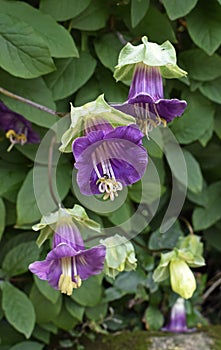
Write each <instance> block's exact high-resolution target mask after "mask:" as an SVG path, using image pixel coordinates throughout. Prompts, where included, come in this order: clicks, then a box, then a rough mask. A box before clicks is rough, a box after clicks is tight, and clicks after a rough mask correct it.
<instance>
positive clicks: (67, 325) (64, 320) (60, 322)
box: [54, 306, 79, 331]
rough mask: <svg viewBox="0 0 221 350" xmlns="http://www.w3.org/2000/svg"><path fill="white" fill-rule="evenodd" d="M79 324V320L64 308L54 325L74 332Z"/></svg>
mask: <svg viewBox="0 0 221 350" xmlns="http://www.w3.org/2000/svg"><path fill="white" fill-rule="evenodd" d="M78 323H79V322H78V320H76V319H75V318H74V317H73V316H71V315H70V314H69V312H68V311H67V310H66V308H65V307H64V306H62V308H61V311H60V313H59V315H58V316H57V317H56V318H55V319H54V324H55V325H56V326H57V327H58V328H61V329H64V330H65V331H71V330H73V328H74V327H75V326H76V325H77V324H78Z"/></svg>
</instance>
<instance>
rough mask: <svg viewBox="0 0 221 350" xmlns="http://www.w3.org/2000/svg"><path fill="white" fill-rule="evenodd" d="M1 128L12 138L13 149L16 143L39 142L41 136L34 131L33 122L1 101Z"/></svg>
mask: <svg viewBox="0 0 221 350" xmlns="http://www.w3.org/2000/svg"><path fill="white" fill-rule="evenodd" d="M0 129H2V130H4V131H5V132H6V134H5V135H6V137H7V138H8V139H9V140H10V142H11V146H10V147H9V149H8V151H10V150H11V149H12V147H13V146H14V145H15V144H17V143H18V144H20V145H22V146H23V145H24V144H25V143H27V142H28V143H38V142H40V138H39V136H38V134H37V133H36V132H35V131H33V129H32V125H31V123H30V122H29V121H28V120H26V119H25V118H24V117H23V116H22V115H20V114H18V113H16V112H13V111H12V110H10V109H9V108H8V107H6V106H5V105H4V104H3V103H2V102H1V101H0Z"/></svg>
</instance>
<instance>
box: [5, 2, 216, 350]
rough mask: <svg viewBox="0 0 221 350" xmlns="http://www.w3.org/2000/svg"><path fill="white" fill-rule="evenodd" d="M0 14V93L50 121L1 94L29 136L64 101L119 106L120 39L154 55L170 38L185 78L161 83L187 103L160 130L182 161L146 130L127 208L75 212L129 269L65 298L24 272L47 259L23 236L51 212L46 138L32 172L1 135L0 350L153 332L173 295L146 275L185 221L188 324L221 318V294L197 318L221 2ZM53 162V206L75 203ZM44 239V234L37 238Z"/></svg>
mask: <svg viewBox="0 0 221 350" xmlns="http://www.w3.org/2000/svg"><path fill="white" fill-rule="evenodd" d="M0 9H1V23H0V69H1V70H0V86H1V87H2V88H4V89H6V90H8V91H10V92H12V93H14V94H16V95H19V96H21V97H24V98H25V99H28V100H31V101H33V102H35V103H38V104H40V105H43V106H45V107H46V109H50V110H52V111H56V109H57V112H59V113H60V114H59V116H58V115H56V114H55V113H54V114H53V113H48V112H47V111H44V110H41V109H39V108H35V107H34V106H33V105H31V104H27V103H23V102H21V101H18V100H17V99H14V98H11V97H10V96H8V95H5V94H3V93H1V92H0V100H1V101H2V102H4V104H5V105H6V106H8V107H9V108H11V109H12V110H14V111H16V112H18V113H20V114H22V115H23V116H24V117H25V118H26V119H27V120H29V121H30V122H32V125H33V128H34V129H35V130H36V131H37V132H38V133H39V135H40V136H41V138H43V137H44V136H45V135H46V134H47V131H48V129H49V128H51V127H52V126H53V125H54V123H55V122H57V121H58V120H59V117H60V116H61V115H63V114H66V113H67V112H68V111H69V110H70V105H69V103H70V102H72V103H73V105H74V106H80V105H82V104H84V103H87V102H90V101H92V100H94V99H95V98H97V96H98V95H99V94H102V93H104V94H105V98H106V100H107V101H108V102H122V101H125V100H126V98H127V94H128V86H127V85H125V84H123V83H121V82H118V83H116V81H115V79H114V78H113V71H114V67H115V65H116V64H117V59H118V55H119V52H120V50H121V48H122V47H123V46H124V44H125V43H126V42H127V41H130V42H131V43H133V44H134V45H136V44H139V43H140V39H141V37H142V36H143V35H146V36H147V37H148V40H149V41H152V42H157V43H159V44H161V43H162V42H163V41H166V40H170V41H171V42H172V43H173V44H174V46H175V48H176V52H177V57H178V63H179V65H180V67H181V68H182V69H185V70H187V72H188V77H187V78H181V79H179V80H178V79H176V80H175V79H171V80H169V79H167V80H165V82H164V83H165V84H164V88H165V96H166V98H173V97H174V98H180V99H181V98H182V99H185V100H186V101H187V103H188V107H187V109H186V111H185V113H184V115H183V116H182V117H180V118H177V119H175V120H174V121H173V123H172V124H171V125H170V126H169V128H170V130H171V131H172V133H173V135H174V136H175V138H176V139H177V141H178V143H179V144H180V147H181V150H182V152H181V153H179V151H177V150H176V149H175V148H174V147H173V143H172V146H171V142H169V141H170V140H169V141H168V140H167V139H166V138H167V136H168V134H166V136H165V134H164V136H163V137H165V139H163V137H162V135H161V134H159V133H158V131H157V130H156V131H154V132H155V133H156V134H153V135H155V136H154V137H153V138H151V139H150V140H149V141H147V140H145V141H144V146H145V147H146V148H147V150H148V152H149V166H148V170H147V172H146V174H145V175H144V178H143V180H142V181H140V182H138V183H136V184H134V185H133V186H130V188H129V189H128V196H127V200H125V201H124V202H123V203H122V204H121V205H120V206H119V208H118V207H117V209H115V210H113V211H112V212H110V213H109V212H105V213H101V214H100V213H97V212H96V213H94V212H93V208H91V207H90V210H87V208H86V210H87V212H88V215H89V217H90V218H91V219H93V220H96V221H98V222H99V223H100V224H101V225H102V226H103V227H107V228H109V227H116V232H117V233H118V230H119V233H120V232H124V233H126V234H127V235H128V236H129V237H130V238H131V237H132V238H133V239H132V242H133V244H134V246H135V249H136V253H137V259H138V268H137V270H136V271H130V272H123V273H121V274H119V275H118V276H117V277H116V279H115V280H113V279H111V278H109V277H105V276H104V275H103V274H102V275H100V276H96V277H92V278H90V279H88V280H87V281H85V282H84V283H83V285H82V287H81V288H79V289H78V290H77V291H74V293H73V295H72V297H71V298H69V297H67V296H63V295H61V294H60V293H59V292H58V291H55V290H54V289H52V288H51V287H50V286H49V285H48V283H47V282H45V281H41V280H39V279H38V278H37V277H33V276H32V275H31V273H30V272H29V271H28V265H29V264H30V263H31V262H33V261H35V260H39V259H44V258H45V256H46V254H47V252H48V250H49V243H48V244H45V245H44V247H43V248H41V249H39V248H38V247H37V245H36V243H35V240H36V239H37V237H38V233H36V232H34V231H32V230H31V227H32V225H34V224H35V223H37V222H38V221H39V220H40V218H41V216H42V215H46V214H49V213H50V212H52V211H53V210H55V207H56V206H55V204H54V203H53V200H52V198H51V195H50V191H49V183H48V179H47V172H48V161H47V159H48V158H47V157H48V151H49V147H50V146H49V145H48V144H47V139H46V141H45V145H46V144H47V145H46V146H47V147H45V148H44V149H43V150H41V152H42V153H40V154H39V153H38V156H37V164H35V159H36V155H37V152H38V147H37V145H24V146H15V147H14V148H13V149H12V151H11V152H10V153H8V152H7V148H8V140H6V139H5V136H4V133H3V132H2V131H1V130H0V240H1V241H0V263H1V266H0V301H1V305H0V344H1V345H0V349H10V350H20V349H22V350H26V349H27V350H28V349H33V350H41V349H43V347H44V345H45V344H49V343H50V341H51V339H52V338H53V335H55V334H58V338H59V337H61V338H62V337H63V331H65V332H68V337H69V338H70V339H78V337H79V336H80V335H82V334H84V333H85V332H86V333H87V332H88V333H89V334H92V335H93V332H98V333H102V332H105V331H106V330H107V331H118V330H121V329H130V330H134V329H138V330H139V329H142V328H144V327H146V328H147V329H152V330H158V329H159V328H160V327H161V326H162V325H163V323H164V319H165V316H166V315H167V314H168V311H169V308H170V306H171V305H172V304H173V303H174V300H175V296H174V294H173V293H172V292H171V289H170V286H169V283H168V281H166V282H164V283H163V284H162V285H159V284H157V283H155V282H154V281H153V278H152V274H153V270H154V268H155V267H156V266H157V263H158V261H159V257H160V253H161V252H162V251H163V252H166V251H169V250H170V249H173V247H174V246H175V245H176V244H177V241H178V239H179V237H181V236H184V235H186V234H188V233H189V231H188V228H189V224H188V223H190V224H191V225H192V226H193V229H194V230H195V231H196V232H197V234H199V236H202V237H203V241H204V244H205V256H206V263H207V265H206V267H204V268H201V269H198V270H197V279H198V289H197V291H196V292H195V294H194V297H193V299H191V301H190V302H189V306H188V320H190V321H191V320H193V321H192V322H193V323H194V322H195V324H203V323H205V319H204V317H203V316H202V315H205V316H206V317H207V318H209V319H210V318H211V320H212V321H214V323H218V322H220V321H221V314H220V311H217V313H216V312H215V310H220V307H221V303H220V295H219V297H217V298H216V304H215V303H213V302H211V301H210V298H209V297H208V298H209V301H208V305H209V307H208V308H207V300H205V301H204V300H203V298H202V295H203V293H204V289H205V288H206V282H205V281H206V279H207V280H209V281H210V279H212V282H211V283H209V285H211V284H212V283H214V281H215V280H216V279H217V276H216V272H217V271H218V269H219V264H220V252H221V239H220V235H221V207H220V197H221V182H220V177H221V170H220V169H221V168H220V154H221V145H220V140H221V107H220V104H221V88H220V87H221V58H220V53H221V51H220V44H221V26H220V23H221V2H220V1H217V0H211V1H206V0H199V1H197V0H188V1H187V0H186V1H178V0H174V1H172V0H171V1H170V0H163V1H157V0H154V1H147V0H119V1H115V0H105V1H104V0H83V1H77V0H60V1H55V0H40V1H38V0H36V1H31V0H30V1H23V0H20V1H11V0H0ZM67 118H68V117H67ZM59 123H60V124H59V127H58V128H57V126H55V127H54V130H55V131H56V132H57V129H58V132H60V136H61V135H62V133H63V132H62V129H64V130H63V131H65V129H66V128H67V127H68V126H67V125H66V124H68V123H69V120H65V118H64V119H63V120H62V119H60V121H59ZM62 123H63V124H62ZM60 136H59V137H58V140H56V142H57V143H56V147H57V148H58V146H59V145H60ZM161 137H162V138H161ZM44 140H45V139H44ZM171 147H172V148H171ZM171 149H172V150H173V151H172V152H171ZM168 150H170V152H169V151H168ZM179 150H180V148H179ZM180 154H182V157H180ZM55 158H56V156H55ZM54 162H55V164H53V165H55V166H54V167H53V181H52V182H53V186H54V185H56V193H58V194H59V196H60V198H61V200H62V201H63V203H64V206H65V205H66V206H68V207H69V208H71V207H72V206H73V205H74V204H76V203H79V204H82V203H80V200H79V199H77V198H76V197H75V195H74V194H73V192H74V191H73V188H72V168H73V163H74V161H73V158H72V155H70V154H69V155H67V154H65V155H64V156H62V157H61V158H60V159H59V156H58V157H57V158H56V159H54ZM182 164H185V171H183V168H182ZM33 169H34V170H33ZM33 174H34V177H33ZM33 181H34V184H33ZM186 183H187V188H186V190H187V195H186V197H185V198H184V200H185V201H184V203H183V206H182V210H181V213H178V214H177V215H179V216H178V218H177V220H175V223H174V225H172V226H171V227H170V229H169V230H168V231H166V232H161V231H160V226H161V223H162V220H163V217H164V214H165V212H166V209H167V208H168V205H169V201H170V198H171V195H172V189H173V186H176V188H178V189H182V186H184V185H185V184H186ZM36 184H37V189H36V187H35V186H36ZM174 184H175V185H174ZM36 191H37V195H38V201H37V202H36ZM88 203H89V199H88ZM82 205H84V204H82ZM175 209H176V208H175ZM172 214H173V212H172ZM133 215H136V220H135V221H133V220H131V217H133ZM175 216H176V215H175ZM171 217H172V219H173V215H171ZM186 223H187V225H186ZM118 226H119V227H118ZM27 230H28V231H27ZM137 233H141V234H140V235H139V236H137ZM50 234H51V232H45V238H47V237H48V236H49V237H50ZM42 237H43V236H42ZM42 237H41V239H42V241H43V240H44V237H43V238H42ZM48 242H49V241H48ZM211 293H214V294H215V293H216V290H215V292H211ZM212 296H213V294H212ZM211 299H212V298H211ZM203 301H204V303H203ZM214 313H216V315H214ZM190 321H189V322H190ZM190 323H191V322H190ZM82 325H83V326H82ZM74 329H75V330H76V332H74V331H73V330H74ZM61 330H62V331H61ZM85 330H86V331H85ZM5 334H8V336H7V337H6V336H5ZM26 338H28V340H27V339H26ZM69 338H68V339H69ZM56 339H57V338H56ZM65 340H67V339H65ZM74 344H75V343H74ZM122 344H123V345H122ZM122 344H121V347H120V348H122V346H124V345H125V344H126V347H133V343H132V342H130V344H129V345H128V342H127V341H126V340H125V341H123V343H122ZM136 345H137V344H136ZM145 346H146V345H145ZM145 346H144V347H145ZM142 348H143V347H141V349H142ZM79 349H80V347H79ZM116 349H117V348H116Z"/></svg>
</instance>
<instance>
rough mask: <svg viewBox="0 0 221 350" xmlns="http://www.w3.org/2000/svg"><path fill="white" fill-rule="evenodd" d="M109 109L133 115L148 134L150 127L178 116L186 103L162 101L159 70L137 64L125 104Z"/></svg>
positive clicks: (164, 123)
mask: <svg viewBox="0 0 221 350" xmlns="http://www.w3.org/2000/svg"><path fill="white" fill-rule="evenodd" d="M112 106H113V107H115V108H116V109H118V110H120V111H121V112H124V113H127V114H130V115H132V116H134V117H135V118H136V122H137V124H138V125H139V127H140V129H141V130H142V132H143V133H145V134H147V135H148V132H150V131H151V130H152V129H153V127H156V126H158V125H160V124H163V125H166V124H167V123H169V122H171V121H172V120H173V119H174V118H175V117H178V116H181V115H182V114H183V112H184V110H185V108H186V106H187V103H186V101H184V100H178V99H176V98H173V99H164V92H163V80H162V75H161V71H160V68H159V67H152V66H148V65H146V64H144V63H137V64H136V65H135V69H134V74H133V79H132V83H131V86H130V90H129V94H128V99H127V101H126V102H124V103H123V104H113V105H112Z"/></svg>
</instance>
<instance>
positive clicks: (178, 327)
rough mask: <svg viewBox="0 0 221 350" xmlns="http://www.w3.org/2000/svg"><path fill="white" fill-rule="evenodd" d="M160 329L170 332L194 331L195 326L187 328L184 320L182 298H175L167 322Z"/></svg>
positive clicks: (184, 312)
mask: <svg viewBox="0 0 221 350" xmlns="http://www.w3.org/2000/svg"><path fill="white" fill-rule="evenodd" d="M162 331H165V332H171V333H188V332H194V331H195V328H188V327H187V321H186V309H185V301H184V299H183V298H177V300H176V302H175V304H174V305H173V306H172V308H171V311H170V317H169V320H168V323H167V324H166V325H165V326H164V327H163V328H162Z"/></svg>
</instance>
